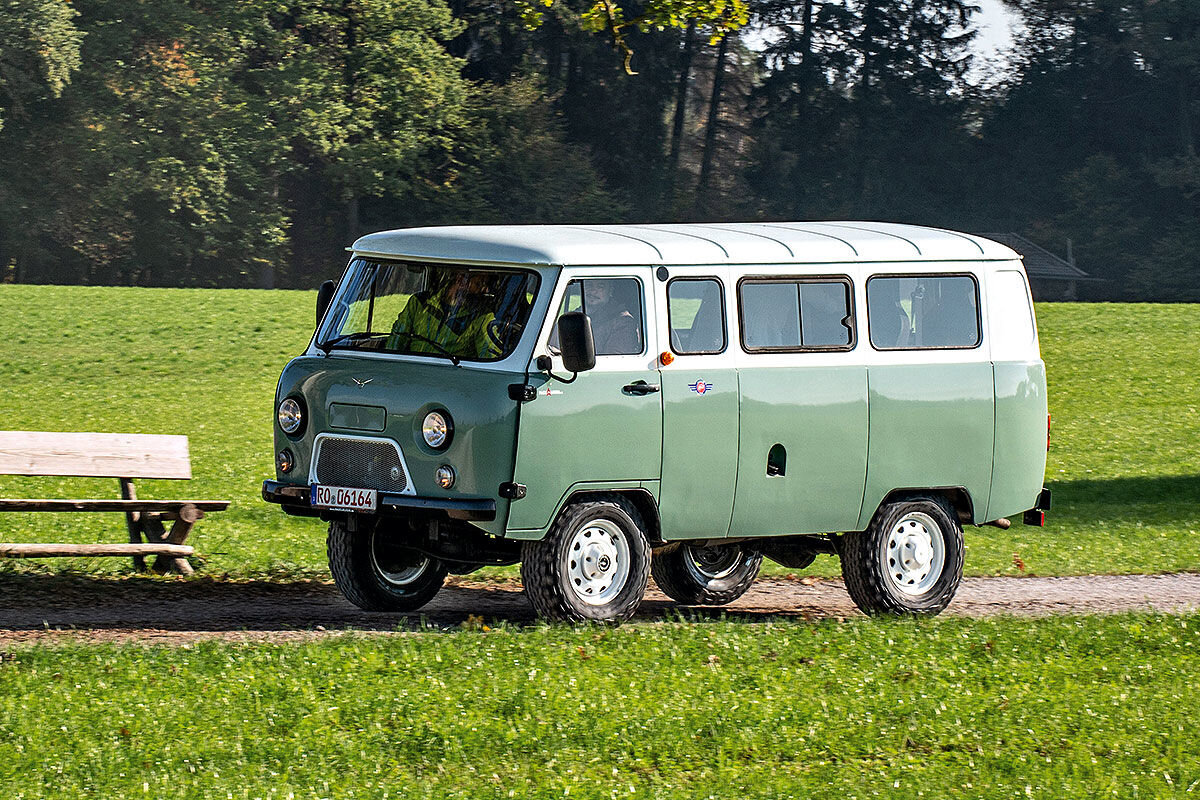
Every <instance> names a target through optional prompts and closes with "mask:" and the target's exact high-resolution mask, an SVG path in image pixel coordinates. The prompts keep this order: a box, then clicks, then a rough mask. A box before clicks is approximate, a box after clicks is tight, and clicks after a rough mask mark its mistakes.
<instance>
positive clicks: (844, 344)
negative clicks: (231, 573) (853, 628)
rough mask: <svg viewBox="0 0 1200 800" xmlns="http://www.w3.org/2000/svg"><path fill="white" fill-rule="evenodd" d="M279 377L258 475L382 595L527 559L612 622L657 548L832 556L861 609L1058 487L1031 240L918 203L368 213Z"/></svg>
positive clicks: (948, 589)
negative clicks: (749, 212)
mask: <svg viewBox="0 0 1200 800" xmlns="http://www.w3.org/2000/svg"><path fill="white" fill-rule="evenodd" d="M275 402H276V411H277V413H276V419H275V422H274V437H275V450H276V457H275V463H276V475H275V479H274V480H268V481H266V482H264V484H263V497H264V498H265V499H266V500H267V501H269V502H273V503H278V504H280V505H281V506H282V507H283V510H284V511H286V512H287V513H289V514H295V515H301V516H310V517H319V518H321V519H322V520H324V521H325V522H327V523H328V525H329V529H328V539H327V546H328V555H329V565H330V569H331V571H332V573H333V577H334V580H335V582H336V583H337V586H338V587H339V589H340V590H341V591H342V592H343V593H344V594H345V596H346V597H347V598H348V599H349V600H350V601H351V602H353V603H355V604H356V605H358V606H359V607H361V608H364V609H371V610H381V611H396V610H405V611H407V610H412V609H415V608H418V607H420V606H421V605H423V604H424V603H426V602H428V601H429V600H430V599H431V598H432V597H433V596H434V595H435V594H436V593H437V591H438V590H439V588H441V586H442V584H443V581H444V580H445V579H446V576H447V573H455V574H463V573H467V572H470V571H472V570H475V569H478V568H480V567H483V566H487V565H511V564H516V563H520V565H521V567H520V570H521V579H522V582H523V584H524V587H525V591H526V593H527V594H528V596H529V598H530V600H531V601H532V603H533V606H534V608H535V609H536V610H537V612H538V614H539V615H541V616H543V617H545V618H548V619H561V620H579V621H582V620H601V621H612V620H622V619H626V618H628V617H629V616H631V615H632V614H633V613H634V611H635V610H636V609H637V607H638V604H639V603H640V602H641V600H642V596H643V594H644V592H645V590H646V586H647V583H648V580H649V577H650V576H651V575H653V577H654V579H655V582H656V583H657V584H658V586H659V588H661V589H662V591H663V592H665V593H666V594H667V595H669V596H670V597H672V598H674V599H675V600H676V601H678V602H679V603H682V604H723V603H728V602H731V601H732V600H734V599H736V598H737V597H739V596H740V595H741V594H743V593H744V592H745V591H746V590H747V589H748V588H749V587H750V585H751V583H752V582H753V580H754V578H755V576H756V575H757V573H758V570H759V567H760V565H761V563H762V560H763V558H768V559H772V560H774V561H776V562H778V563H780V564H782V565H784V566H786V567H788V568H793V569H800V568H803V567H806V566H807V565H809V564H810V563H812V561H813V560H814V559H815V558H816V557H817V556H819V555H822V554H829V555H834V556H836V557H838V558H839V559H840V561H841V568H842V573H843V575H844V577H845V583H846V588H847V590H848V591H849V593H850V596H851V597H852V599H853V600H854V602H855V603H856V604H857V605H858V607H859V608H861V609H862V610H863V611H864V612H867V613H869V614H879V613H893V614H935V613H937V612H939V611H941V610H942V609H943V608H945V607H946V605H947V604H948V603H949V602H950V600H951V598H952V597H953V596H954V593H955V591H956V589H957V587H958V585H959V582H960V580H961V576H962V569H963V556H964V547H963V526H964V525H984V524H991V525H994V526H996V527H999V528H1007V527H1008V525H1009V518H1010V517H1014V516H1017V515H1021V516H1022V520H1023V521H1025V522H1027V523H1031V524H1041V523H1042V521H1043V520H1044V511H1045V510H1046V509H1048V508H1049V499H1050V498H1049V493H1048V492H1047V491H1046V490H1045V489H1044V488H1043V486H1042V480H1043V476H1044V470H1045V463H1046V447H1047V441H1048V425H1049V417H1048V415H1047V410H1046V379H1045V367H1044V365H1043V363H1042V360H1041V357H1040V355H1039V350H1038V336H1037V328H1036V325H1035V322H1034V315H1033V304H1032V300H1031V297H1030V292H1029V284H1028V281H1027V279H1026V275H1025V272H1024V269H1023V267H1022V265H1021V260H1020V256H1018V255H1017V254H1016V253H1015V252H1013V251H1012V250H1009V249H1008V248H1006V247H1004V246H1002V245H1000V244H997V243H995V242H991V241H988V240H986V239H982V238H979V237H977V236H970V235H967V234H962V233H953V232H950V231H944V230H935V229H930V228H920V227H912V226H906V225H897V224H887V223H876V222H820V223H769V224H768V223H754V224H749V223H746V224H698V225H610V226H599V225H596V226H591V225H589V226H583V225H563V226H538V225H529V226H469V227H433V228H416V229H408V230H396V231H388V232H383V233H375V234H371V235H369V236H364V237H363V238H361V239H359V240H358V241H357V242H355V243H354V245H353V247H352V248H351V257H350V262H349V265H348V266H347V268H346V270H345V272H344V273H343V274H342V277H341V280H340V281H338V282H337V284H336V285H335V284H334V283H333V282H332V281H328V282H326V284H325V285H323V286H322V287H321V291H320V292H319V293H318V301H317V327H316V332H315V335H314V336H313V338H312V341H311V342H310V344H309V346H308V349H307V350H306V351H305V353H304V354H303V355H301V356H300V357H298V358H296V359H294V360H292V361H291V362H290V363H289V364H288V365H287V366H286V368H285V369H284V370H283V373H282V375H281V377H280V379H279V387H278V391H277V394H276V400H275Z"/></svg>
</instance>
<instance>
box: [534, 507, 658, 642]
mask: <svg viewBox="0 0 1200 800" xmlns="http://www.w3.org/2000/svg"><path fill="white" fill-rule="evenodd" d="M649 580H650V545H649V543H648V542H647V541H646V534H645V527H644V523H643V522H642V515H641V514H640V513H638V510H637V508H636V507H634V505H633V503H631V502H629V501H628V500H627V499H625V498H624V497H621V496H619V495H612V496H609V497H606V498H604V499H602V500H591V501H585V502H580V503H572V504H571V505H569V506H567V507H566V508H564V509H563V511H562V513H561V514H559V516H558V519H557V520H556V521H555V523H554V525H553V526H552V527H551V528H550V532H549V533H548V534H546V538H545V539H543V540H541V541H540V542H526V543H525V545H524V547H523V550H522V560H521V581H522V583H523V584H524V585H525V593H526V594H527V595H528V596H529V599H530V601H531V602H532V603H533V607H534V609H535V610H536V611H537V613H538V615H539V616H541V617H542V618H544V619H551V620H565V621H570V622H587V621H594V622H620V621H622V620H626V619H629V618H630V617H631V616H633V613H634V612H635V611H637V607H638V605H640V604H641V602H642V596H643V595H644V594H645V593H646V584H647V583H648V582H649Z"/></svg>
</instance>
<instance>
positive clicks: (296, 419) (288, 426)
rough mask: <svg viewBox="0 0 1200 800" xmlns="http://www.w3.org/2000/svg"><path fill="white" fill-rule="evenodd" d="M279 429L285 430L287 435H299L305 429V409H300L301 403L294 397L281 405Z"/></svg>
mask: <svg viewBox="0 0 1200 800" xmlns="http://www.w3.org/2000/svg"><path fill="white" fill-rule="evenodd" d="M278 417H279V427H280V428H283V432H284V433H286V434H289V435H290V434H294V433H298V432H299V431H300V429H301V428H302V427H304V409H302V408H301V407H300V402H299V401H298V400H296V399H295V398H293V397H289V398H288V399H286V400H284V401H283V402H282V403H280V404H279V414H278Z"/></svg>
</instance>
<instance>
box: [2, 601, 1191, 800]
mask: <svg viewBox="0 0 1200 800" xmlns="http://www.w3.org/2000/svg"><path fill="white" fill-rule="evenodd" d="M1198 671H1200V617H1198V616H1197V615H1195V614H1192V615H1184V616H1179V617H1171V616H1152V615H1129V616H1117V617H1084V618H1077V617H1065V618H1054V619H1046V620H1020V619H995V620H986V621H976V620H963V619H938V620H920V621H913V620H869V619H857V620H854V621H852V622H848V623H838V622H835V621H826V622H819V623H815V624H814V623H806V622H770V623H765V624H759V625H748V624H745V623H741V622H733V621H716V622H702V621H701V622H692V623H685V624H670V623H668V624H666V625H663V624H649V625H638V624H634V625H626V626H623V627H621V628H619V629H615V630H613V629H604V628H599V627H581V628H570V627H565V626H559V627H545V626H538V627H532V628H528V629H513V628H507V627H501V628H499V629H489V628H488V627H487V626H485V625H483V624H481V623H475V624H472V625H469V626H464V629H463V630H458V631H438V630H429V629H426V630H423V631H421V632H417V633H413V634H410V635H403V636H393V637H386V638H385V637H380V636H373V637H365V636H353V635H345V636H335V637H333V638H327V639H324V640H320V641H314V642H308V643H302V644H290V645H261V644H259V645H253V644H219V643H211V642H210V643H204V642H201V643H197V644H190V645H187V646H185V647H182V648H178V647H177V648H169V647H161V646H159V647H146V646H141V645H134V646H124V647H120V646H113V645H98V646H97V645H92V646H86V645H78V644H75V645H71V644H65V645H62V646H55V647H28V646H19V647H17V648H15V649H9V651H7V652H5V653H4V654H3V656H2V660H0V787H3V788H4V789H5V790H6V793H7V794H9V795H11V796H14V797H25V798H38V797H62V796H64V795H71V796H79V795H96V796H106V797H126V796H131V795H135V794H149V795H152V796H155V797H163V798H168V797H188V798H194V797H227V796H230V795H232V796H239V797H287V796H289V795H291V794H294V795H296V796H319V797H387V796H392V795H398V796H402V797H471V798H480V797H488V798H491V797H496V798H502V797H509V796H516V797H532V798H543V797H545V798H549V797H562V796H565V795H570V796H572V797H585V798H601V797H604V798H608V797H612V796H614V795H619V796H624V795H630V796H635V797H659V798H694V797H696V796H699V795H703V796H710V795H711V796H714V797H745V798H779V797H808V796H819V797H825V796H838V797H847V798H854V797H870V796H875V794H876V793H877V792H878V793H879V794H882V795H886V796H888V797H899V798H908V797H913V798H915V797H921V796H931V795H932V796H957V795H962V796H964V797H974V798H1000V797H1013V796H1035V797H1036V796H1061V797H1083V796H1096V795H1101V794H1103V795H1108V794H1115V795H1118V796H1137V797H1151V796H1154V797H1167V796H1177V795H1178V796H1183V795H1186V793H1187V791H1188V789H1189V787H1194V786H1196V785H1197V781H1200V758H1198V756H1197V753H1196V749H1195V747H1194V741H1193V737H1192V735H1191V734H1192V732H1193V730H1194V727H1195V719H1194V713H1195V711H1194V710H1195V708H1196V706H1197V704H1198V703H1200V688H1198V687H1197V683H1196V680H1195V676H1196V674H1197V672H1198Z"/></svg>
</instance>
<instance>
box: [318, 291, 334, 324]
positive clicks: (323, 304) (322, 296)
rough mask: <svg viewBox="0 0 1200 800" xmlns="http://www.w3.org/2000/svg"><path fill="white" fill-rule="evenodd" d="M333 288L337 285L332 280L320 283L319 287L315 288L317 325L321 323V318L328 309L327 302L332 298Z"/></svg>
mask: <svg viewBox="0 0 1200 800" xmlns="http://www.w3.org/2000/svg"><path fill="white" fill-rule="evenodd" d="M335 288H337V287H336V285H335V284H334V282H333V281H325V282H324V283H322V284H321V288H320V289H318V290H317V325H320V324H321V318H322V317H324V316H325V312H326V311H328V310H329V303H330V302H331V301H332V300H333V290H334V289H335Z"/></svg>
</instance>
